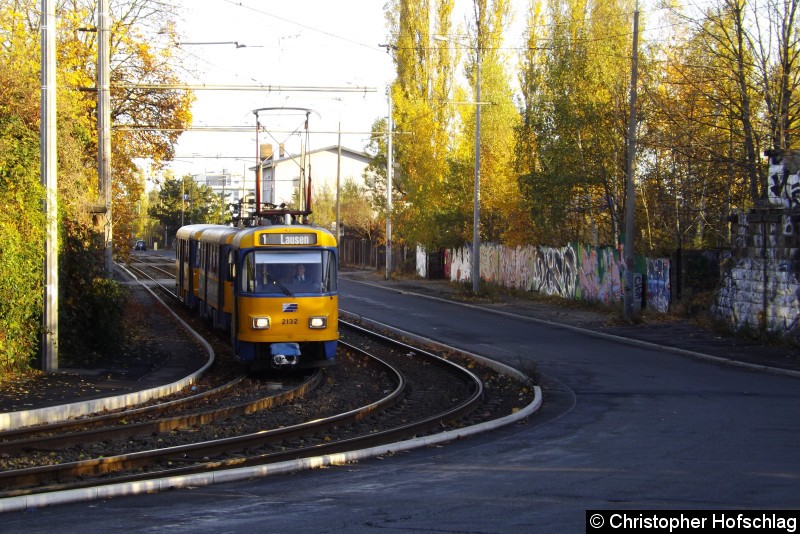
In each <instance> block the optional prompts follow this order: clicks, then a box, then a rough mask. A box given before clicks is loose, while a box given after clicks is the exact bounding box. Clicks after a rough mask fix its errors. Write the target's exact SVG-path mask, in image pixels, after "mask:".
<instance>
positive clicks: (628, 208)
mask: <svg viewBox="0 0 800 534" xmlns="http://www.w3.org/2000/svg"><path fill="white" fill-rule="evenodd" d="M638 63H639V2H636V11H634V13H633V53H632V58H631V98H630V108H631V109H630V113H631V115H630V123H629V124H628V180H627V190H626V202H625V320H626V321H630V320H631V319H632V318H633V262H634V253H633V232H634V229H633V226H634V225H633V222H634V221H633V216H634V207H635V204H636V190H635V188H634V184H633V177H634V166H635V164H636V84H637V78H638Z"/></svg>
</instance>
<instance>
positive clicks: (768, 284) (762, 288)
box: [711, 155, 800, 337]
mask: <svg viewBox="0 0 800 534" xmlns="http://www.w3.org/2000/svg"><path fill="white" fill-rule="evenodd" d="M794 160H795V156H794V155H792V157H785V156H784V155H779V156H773V157H772V158H771V165H770V177H769V200H768V201H767V202H766V203H765V204H764V205H763V206H760V207H758V208H755V209H753V210H751V211H750V212H749V213H746V214H740V215H736V216H733V217H731V224H732V228H731V230H732V235H733V236H734V243H733V249H732V251H731V254H730V257H728V258H725V259H724V260H723V261H722V262H721V264H720V270H721V279H720V285H719V287H718V289H717V291H716V292H715V296H714V302H713V304H712V306H711V313H712V315H713V316H714V317H715V318H716V319H718V320H720V321H722V322H725V323H726V324H728V325H729V326H730V327H731V329H732V330H733V331H736V332H753V333H769V334H776V335H780V336H790V337H798V335H800V329H798V319H800V282H798V273H800V253H799V252H800V206H798V202H797V200H798V190H799V188H798V184H800V176H799V175H798V171H797V169H796V166H795V165H794V164H793V161H794Z"/></svg>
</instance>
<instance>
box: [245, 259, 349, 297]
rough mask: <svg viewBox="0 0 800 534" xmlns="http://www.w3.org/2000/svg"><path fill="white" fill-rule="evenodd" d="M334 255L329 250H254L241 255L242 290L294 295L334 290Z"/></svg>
mask: <svg viewBox="0 0 800 534" xmlns="http://www.w3.org/2000/svg"><path fill="white" fill-rule="evenodd" d="M336 268H337V267H336V257H335V256H334V254H333V252H332V251H330V250H255V251H252V252H249V253H248V254H247V255H246V256H245V258H244V269H243V272H242V277H241V289H242V291H244V292H245V293H260V294H277V295H294V294H308V293H313V294H320V293H331V292H334V291H336Z"/></svg>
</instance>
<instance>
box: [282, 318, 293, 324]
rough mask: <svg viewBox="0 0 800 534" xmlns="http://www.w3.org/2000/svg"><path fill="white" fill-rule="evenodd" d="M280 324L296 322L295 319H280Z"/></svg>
mask: <svg viewBox="0 0 800 534" xmlns="http://www.w3.org/2000/svg"><path fill="white" fill-rule="evenodd" d="M281 324H297V319H281Z"/></svg>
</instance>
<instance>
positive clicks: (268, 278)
mask: <svg viewBox="0 0 800 534" xmlns="http://www.w3.org/2000/svg"><path fill="white" fill-rule="evenodd" d="M267 282H272V283H273V284H275V285H276V286H278V287H279V288H281V290H282V291H283V292H284V293H286V294H287V295H289V296H290V297H292V296H294V295H292V292H291V291H289V288H288V287H286V286H285V285H283V284H282V283H280V282H279V281H277V280H275V279H274V278H272V276H270V275H269V273H267Z"/></svg>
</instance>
